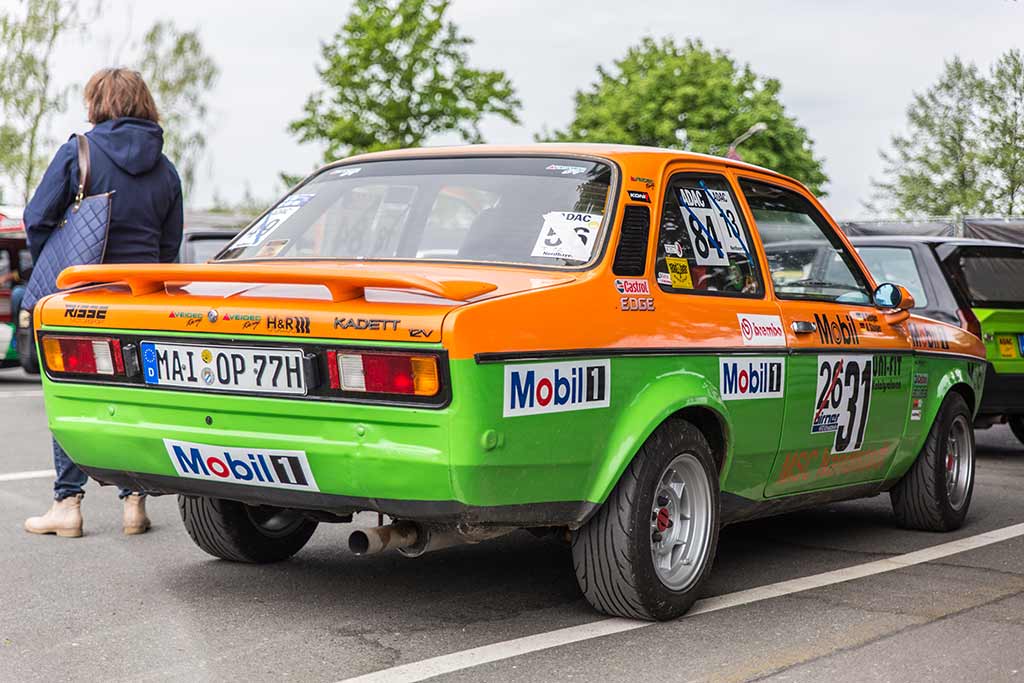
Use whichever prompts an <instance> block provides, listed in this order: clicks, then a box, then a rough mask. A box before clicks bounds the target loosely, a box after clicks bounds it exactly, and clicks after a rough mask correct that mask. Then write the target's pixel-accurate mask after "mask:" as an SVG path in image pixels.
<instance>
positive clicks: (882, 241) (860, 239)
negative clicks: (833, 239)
mask: <svg viewBox="0 0 1024 683" xmlns="http://www.w3.org/2000/svg"><path fill="white" fill-rule="evenodd" d="M850 241H851V242H853V243H854V245H857V246H862V247H868V246H879V247H882V246H898V245H906V244H932V245H939V244H943V245H949V246H954V247H960V246H963V247H1011V248H1014V249H1020V248H1021V247H1024V245H1022V244H1014V243H1013V242H996V241H994V240H982V239H974V238H971V237H943V236H940V235H871V236H870V237H864V236H856V237H854V236H850Z"/></svg>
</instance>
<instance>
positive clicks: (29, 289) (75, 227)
mask: <svg viewBox="0 0 1024 683" xmlns="http://www.w3.org/2000/svg"><path fill="white" fill-rule="evenodd" d="M75 137H76V138H77V140H78V192H77V194H76V195H75V201H74V202H73V203H72V204H71V206H69V207H68V210H67V211H66V212H65V213H64V219H63V220H62V221H61V222H60V224H59V225H58V226H57V227H56V228H55V229H54V230H53V232H52V233H51V234H50V237H49V239H47V240H46V244H44V245H43V252H42V253H41V254H40V255H39V260H38V261H37V262H36V264H35V267H34V268H33V269H32V276H31V277H30V278H29V280H28V285H27V286H26V287H25V298H24V299H22V302H21V308H22V311H21V313H22V314H21V315H19V319H18V340H17V346H18V356H19V359H20V361H21V364H22V366H23V367H25V369H26V370H29V371H31V368H33V367H35V368H38V361H37V360H36V359H35V358H34V356H35V343H34V342H35V340H34V338H33V336H34V335H33V334H32V319H31V312H32V310H33V308H34V307H35V305H36V302H38V301H39V300H40V299H42V298H43V297H45V296H47V295H49V294H53V293H54V292H56V291H57V276H58V275H60V272H61V271H62V270H64V269H65V268H67V267H68V266H77V265H90V264H94V263H102V262H103V255H104V253H105V252H106V250H107V233H108V231H109V229H110V209H111V202H112V200H113V194H114V193H113V192H107V193H104V194H98V195H92V196H86V193H87V192H88V188H89V166H90V164H89V140H88V139H87V138H86V137H85V136H84V135H76V136H75ZM24 313H29V315H24ZM29 356H31V357H29Z"/></svg>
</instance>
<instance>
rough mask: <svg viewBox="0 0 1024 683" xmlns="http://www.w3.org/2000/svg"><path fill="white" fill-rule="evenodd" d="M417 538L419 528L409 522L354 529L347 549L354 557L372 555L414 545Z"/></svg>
mask: <svg viewBox="0 0 1024 683" xmlns="http://www.w3.org/2000/svg"><path fill="white" fill-rule="evenodd" d="M419 536H420V534H419V528H418V527H417V526H416V525H415V524H413V523H411V522H396V523H395V524H388V525H387V526H375V527H370V528H369V529H356V530H355V531H353V532H352V533H351V534H349V537H348V549H349V550H351V551H352V552H353V553H354V554H356V555H374V554H376V553H382V552H384V551H385V550H394V549H397V550H401V549H402V548H406V547H408V546H411V545H414V544H415V543H416V541H417V540H419Z"/></svg>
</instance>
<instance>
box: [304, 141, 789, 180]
mask: <svg viewBox="0 0 1024 683" xmlns="http://www.w3.org/2000/svg"><path fill="white" fill-rule="evenodd" d="M538 155H541V156H543V155H551V156H562V155H568V156H592V157H600V158H602V159H608V160H610V161H620V162H626V161H630V160H633V161H643V160H646V161H649V162H659V161H660V162H661V163H666V162H668V161H701V162H709V161H710V162H714V163H716V164H721V165H723V166H730V167H733V168H740V169H746V170H753V171H758V172H761V173H767V174H769V175H773V176H777V177H779V178H784V179H786V180H789V181H791V182H794V183H797V184H802V183H799V181H797V180H794V179H793V178H790V177H789V176H785V175H783V174H781V173H778V172H776V171H773V170H771V169H768V168H762V167H761V166H755V165H754V164H748V163H747V162H745V161H738V160H735V159H728V158H726V157H719V156H714V155H711V154H699V153H697V152H684V151H681V150H677V149H670V148H667V147H646V146H643V145H617V144H609V143H592V142H538V143H534V144H531V145H452V146H445V147H416V148H411V149H394V150H387V151H383V152H370V153H367V154H359V155H356V156H353V157H349V158H347V159H342V160H340V161H336V162H334V163H332V164H328V165H327V166H325V167H324V168H333V167H335V166H343V165H347V164H350V163H361V162H366V161H384V160H392V159H415V158H422V157H470V156H538ZM321 170H322V169H321Z"/></svg>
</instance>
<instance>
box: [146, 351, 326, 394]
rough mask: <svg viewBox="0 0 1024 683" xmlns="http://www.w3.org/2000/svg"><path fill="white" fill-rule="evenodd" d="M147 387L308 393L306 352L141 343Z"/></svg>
mask: <svg viewBox="0 0 1024 683" xmlns="http://www.w3.org/2000/svg"><path fill="white" fill-rule="evenodd" d="M139 346H140V349H141V351H142V374H143V378H144V379H145V380H146V384H153V385H157V386H162V387H186V388H189V389H196V390H199V391H231V392H240V393H261V394H305V393H306V376H305V368H304V367H303V362H302V361H303V357H302V351H300V350H298V349H275V348H262V347H238V346H227V347H225V346H203V345H199V344H165V343H163V342H148V341H147V342H142V343H141V344H140V345H139Z"/></svg>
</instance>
